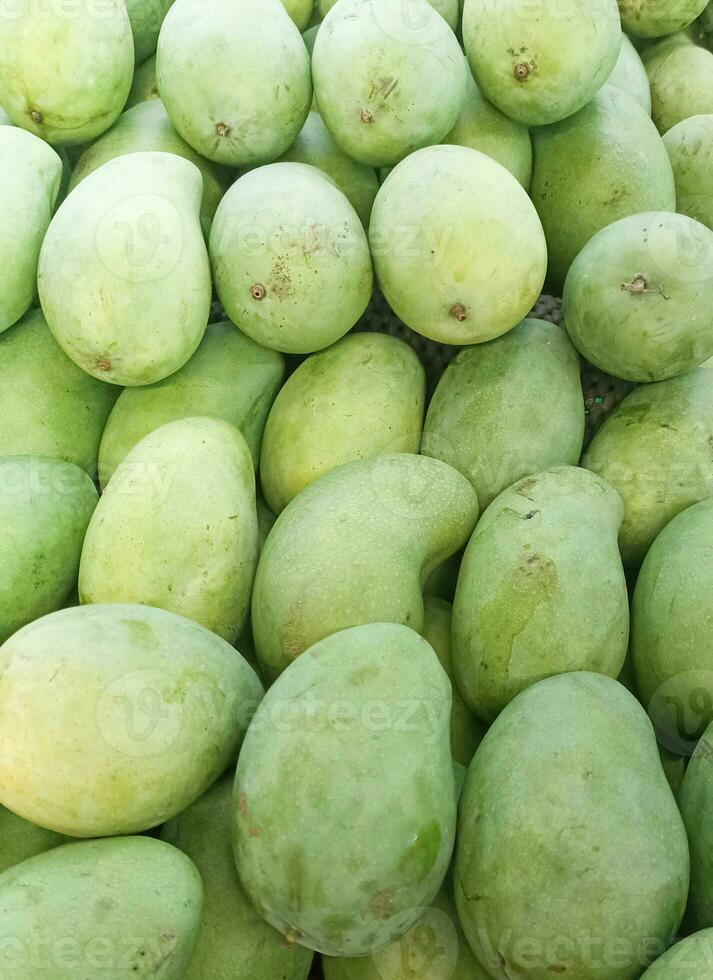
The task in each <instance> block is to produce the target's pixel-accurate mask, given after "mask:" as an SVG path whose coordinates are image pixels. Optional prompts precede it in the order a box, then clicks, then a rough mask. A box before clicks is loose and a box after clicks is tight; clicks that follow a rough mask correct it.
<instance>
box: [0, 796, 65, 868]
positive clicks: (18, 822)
mask: <svg viewBox="0 0 713 980" xmlns="http://www.w3.org/2000/svg"><path fill="white" fill-rule="evenodd" d="M65 843H67V838H66V837H65V836H64V835H63V834H56V833H55V832H54V830H45V828H44V827H38V826H37V824H34V823H30V821H29V820H23V819H22V817H18V815H17V814H16V813H13V812H12V810H7V809H6V808H5V807H4V806H0V874H2V872H3V871H7V869H8V868H12V867H13V866H14V865H16V864H19V863H20V862H21V861H26V860H27V859H28V858H31V857H35V855H37V854H43V853H44V852H45V851H49V850H50V849H51V848H53V847H58V846H59V845H60V844H65Z"/></svg>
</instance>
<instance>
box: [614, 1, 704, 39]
mask: <svg viewBox="0 0 713 980" xmlns="http://www.w3.org/2000/svg"><path fill="white" fill-rule="evenodd" d="M707 3H708V0H666V2H665V3H661V2H660V0H619V11H620V13H621V26H622V28H623V29H624V30H625V31H626V33H627V34H633V35H634V36H635V37H662V36H663V35H664V34H673V33H674V32H675V31H681V30H683V28H684V27H688V25H689V24H692V23H693V21H694V20H695V19H696V17H698V15H699V14H700V13H701V12H702V11H703V10H704V9H705V7H706V4H707Z"/></svg>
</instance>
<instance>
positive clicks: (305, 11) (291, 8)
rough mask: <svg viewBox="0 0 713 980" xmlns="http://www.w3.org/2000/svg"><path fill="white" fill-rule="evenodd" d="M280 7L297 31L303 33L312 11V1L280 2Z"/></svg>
mask: <svg viewBox="0 0 713 980" xmlns="http://www.w3.org/2000/svg"><path fill="white" fill-rule="evenodd" d="M282 6H283V7H284V8H285V10H286V11H287V13H288V14H289V15H290V19H291V20H292V21H293V22H294V24H295V26H296V27H297V29H298V30H299V31H304V30H305V28H306V27H307V25H308V24H309V22H310V18H311V17H312V12H313V10H314V0H282Z"/></svg>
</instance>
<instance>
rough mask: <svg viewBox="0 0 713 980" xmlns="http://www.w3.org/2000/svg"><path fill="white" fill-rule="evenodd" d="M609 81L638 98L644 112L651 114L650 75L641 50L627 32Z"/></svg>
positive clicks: (622, 40)
mask: <svg viewBox="0 0 713 980" xmlns="http://www.w3.org/2000/svg"><path fill="white" fill-rule="evenodd" d="M607 83H608V84H609V85H614V86H615V87H616V88H619V89H621V90H622V92H626V94H627V95H630V96H631V97H632V99H636V101H637V102H638V103H639V105H640V106H641V108H642V109H643V110H644V112H646V113H647V114H648V115H649V116H650V115H651V90H650V88H649V76H648V75H647V74H646V69H645V68H644V63H643V61H642V60H641V58H640V57H639V52H638V51H637V50H636V48H635V47H634V45H633V44H632V43H631V41H630V40H629V38H628V37H627V36H626V34H622V37H621V50H620V51H619V58H618V59H617V63H616V64H615V65H614V69H613V71H612V73H611V75H610V76H609V78H608V79H607Z"/></svg>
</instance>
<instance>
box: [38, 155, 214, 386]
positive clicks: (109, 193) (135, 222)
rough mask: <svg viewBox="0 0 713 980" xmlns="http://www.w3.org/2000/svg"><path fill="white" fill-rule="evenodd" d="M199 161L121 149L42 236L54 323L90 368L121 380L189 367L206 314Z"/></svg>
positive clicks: (45, 301)
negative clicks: (194, 163) (122, 154)
mask: <svg viewBox="0 0 713 980" xmlns="http://www.w3.org/2000/svg"><path fill="white" fill-rule="evenodd" d="M202 183H203V182H202V179H201V174H200V171H199V170H198V168H197V167H195V166H194V165H193V164H192V163H190V162H189V161H188V160H183V159H181V157H177V156H175V155H174V154H173V153H155V152H146V153H131V154H129V155H128V156H122V157H116V158H115V159H113V160H110V161H109V162H108V163H105V164H104V166H103V167H100V168H99V170H97V171H95V172H94V173H93V174H90V175H89V176H88V177H86V178H85V179H84V180H83V181H82V182H81V184H79V185H77V187H75V188H74V191H73V192H72V193H71V194H70V195H69V197H68V198H67V200H66V201H65V202H64V203H63V204H62V206H61V207H60V209H59V210H58V212H57V214H56V215H55V217H54V219H53V220H52V223H51V224H50V227H49V229H48V231H47V234H46V236H45V239H44V242H43V243H42V250H41V252H40V260H39V267H38V277H37V280H38V287H39V294H40V302H41V304H42V310H43V312H44V314H45V316H46V317H47V322H48V324H49V326H50V330H51V331H52V333H53V334H54V335H55V337H56V339H57V342H58V343H59V345H60V346H61V347H62V349H63V350H64V352H65V353H66V354H67V355H68V356H69V357H71V358H72V360H73V361H74V362H75V364H78V365H79V367H81V368H82V370H84V371H86V372H87V373H88V374H91V375H93V376H94V377H95V378H99V379H100V380H102V381H110V382H113V383H114V384H121V385H144V384H152V383H153V382H155V381H160V380H161V379H162V378H165V377H168V375H169V374H173V372H174V371H177V370H178V369H179V368H180V367H182V366H183V365H184V364H185V363H186V361H187V360H188V359H189V358H190V356H191V354H193V352H194V351H195V349H196V347H197V346H198V344H199V343H200V341H201V339H202V337H203V334H204V333H205V328H206V325H207V323H208V316H209V312H210V304H211V295H212V291H211V278H210V267H209V263H208V255H207V252H206V247H205V242H204V241H203V235H202V233H201V227H200V223H199V220H198V218H199V208H200V202H201V194H202Z"/></svg>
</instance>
